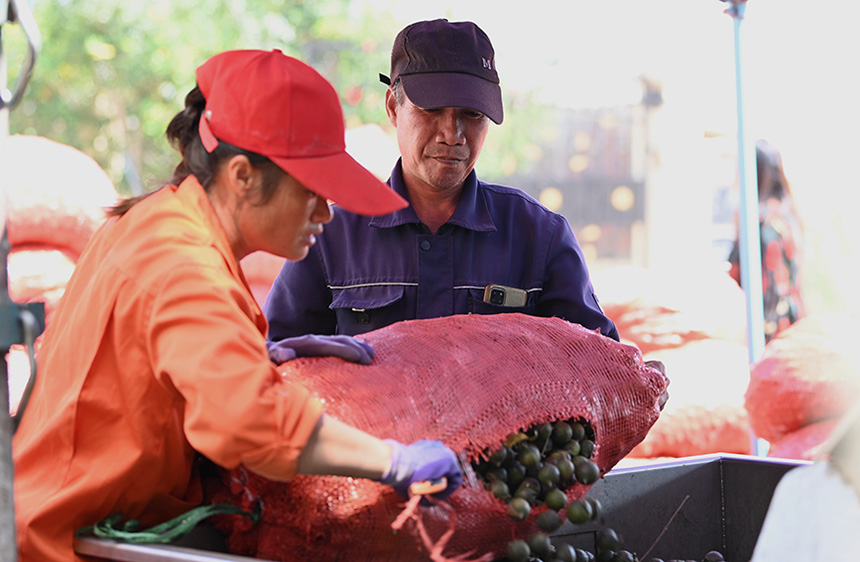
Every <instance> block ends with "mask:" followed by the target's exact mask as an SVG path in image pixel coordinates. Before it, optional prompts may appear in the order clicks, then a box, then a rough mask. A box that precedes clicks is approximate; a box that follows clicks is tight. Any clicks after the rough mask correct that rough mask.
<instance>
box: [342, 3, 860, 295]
mask: <svg viewBox="0 0 860 562" xmlns="http://www.w3.org/2000/svg"><path fill="white" fill-rule="evenodd" d="M364 1H365V2H367V3H368V4H370V5H372V6H373V7H374V9H377V10H380V11H390V13H392V14H394V15H395V17H396V18H397V19H398V20H399V21H400V22H402V23H403V25H406V24H408V23H410V22H412V21H415V20H419V19H430V18H435V17H440V16H442V17H448V18H449V19H452V20H462V19H468V20H472V21H475V22H477V23H478V24H479V25H480V26H481V27H482V28H483V29H484V30H485V31H486V32H487V34H488V35H489V36H490V38H491V40H492V41H493V44H494V46H495V48H496V58H497V67H498V69H499V73H500V76H501V80H502V85H503V88H504V89H505V90H506V91H528V90H534V91H537V92H539V97H540V98H542V99H544V100H548V101H552V102H554V103H557V104H559V105H562V106H570V107H574V108H588V107H595V108H599V107H606V106H613V105H625V104H635V103H637V102H638V101H639V100H640V98H641V97H642V82H641V77H643V76H646V77H649V78H650V79H652V80H655V81H657V82H658V83H659V84H661V85H662V97H663V105H662V106H661V108H660V109H659V111H658V112H657V113H656V114H655V116H654V123H653V129H652V134H653V135H654V136H655V141H656V142H657V146H659V151H658V154H656V155H655V157H656V158H657V159H658V162H656V167H657V168H658V171H657V172H656V175H655V178H654V183H653V184H652V188H651V191H650V193H649V195H648V198H649V201H648V205H647V208H648V210H647V211H646V213H647V219H648V222H649V223H650V226H649V227H648V228H647V231H648V236H647V238H648V241H647V242H646V245H647V248H646V249H645V251H646V252H647V254H648V263H649V265H650V266H651V267H658V268H659V267H671V266H673V265H679V263H678V262H679V261H682V262H683V264H684V266H685V267H695V266H696V263H697V262H698V260H699V259H701V258H705V259H706V260H707V258H710V257H713V256H717V257H718V254H719V252H718V251H717V250H715V251H714V252H711V251H710V250H708V249H707V248H708V247H709V245H710V244H711V240H712V239H713V238H715V237H719V234H716V233H715V232H714V230H709V229H708V226H707V225H711V215H710V213H711V212H712V208H713V203H712V201H713V198H712V195H713V190H714V187H716V186H720V185H734V184H736V178H735V174H736V164H735V161H734V155H735V152H734V151H735V150H736V134H737V97H736V88H735V72H736V69H735V56H736V53H740V58H741V68H742V72H743V74H742V77H743V92H744V101H743V103H744V109H745V111H744V115H745V120H744V122H745V125H746V128H747V133H748V138H749V139H755V138H764V139H767V140H769V141H770V142H771V143H773V144H774V145H776V146H777V147H778V148H779V149H780V150H781V152H782V155H783V161H784V164H785V168H786V173H787V175H788V179H789V181H790V182H791V184H792V188H793V190H794V192H795V197H796V203H797V207H798V208H799V212H800V214H801V217H802V219H803V220H804V222H805V225H806V227H807V237H808V238H807V241H806V242H807V248H806V249H807V260H806V262H807V267H806V270H805V275H806V285H807V293H808V301H809V302H808V306H809V308H810V310H811V311H817V310H839V309H843V308H855V309H857V308H860V296H858V294H857V290H856V289H855V287H858V286H860V259H858V249H857V248H858V242H860V235H858V233H860V227H858V224H857V223H858V220H857V219H856V218H855V214H856V212H857V209H858V205H859V204H860V189H858V188H860V182H858V176H857V174H856V172H855V165H854V162H855V161H856V159H857V158H858V156H860V141H858V136H857V135H858V126H860V106H858V86H857V85H858V83H860V81H858V77H860V75H858V70H857V68H858V65H857V62H856V59H857V55H858V54H860V35H858V34H857V33H856V22H857V21H858V16H860V8H858V6H857V5H856V4H853V3H847V2H839V1H837V0H824V1H823V2H815V3H812V2H802V1H800V0H750V1H749V2H748V4H747V8H746V13H745V17H744V19H743V21H742V22H741V23H740V26H739V31H740V33H739V38H740V41H739V50H737V51H736V49H735V32H734V31H735V30H734V26H735V22H734V20H733V19H732V18H731V17H730V16H729V15H727V14H724V13H723V10H724V9H725V8H726V7H727V6H728V4H726V3H723V2H719V1H717V0H665V1H663V2H641V1H639V0H623V1H611V0H610V1H604V2H578V1H569V0H563V1H536V2H531V3H526V4H523V3H520V2H516V3H514V2H498V1H493V0H471V1H457V2H434V3H432V4H427V3H412V2H402V1H401V2H397V1H393V0H388V1H386V0H364ZM360 3H361V2H356V4H360ZM394 33H395V31H394V30H392V38H393V35H394ZM517 118H518V115H517V112H516V111H509V112H508V114H507V115H506V122H505V123H504V124H503V125H502V127H504V126H512V125H511V123H513V122H514V121H515V120H517ZM540 133H541V131H535V134H536V135H538V134H540ZM490 134H491V135H492V134H493V131H491V133H490ZM478 170H479V172H480V162H479V166H478ZM548 195H549V196H552V195H553V193H552V192H550V193H549V194H548ZM580 236H581V234H580ZM706 256H707V258H706ZM594 267H597V268H599V267H600V262H599V261H598V262H596V263H595V264H594Z"/></svg>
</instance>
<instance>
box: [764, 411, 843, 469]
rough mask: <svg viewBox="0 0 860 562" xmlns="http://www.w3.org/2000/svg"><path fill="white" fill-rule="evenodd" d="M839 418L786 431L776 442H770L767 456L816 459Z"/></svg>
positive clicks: (803, 459) (805, 459)
mask: <svg viewBox="0 0 860 562" xmlns="http://www.w3.org/2000/svg"><path fill="white" fill-rule="evenodd" d="M840 419H841V418H834V419H829V420H824V421H820V422H815V423H813V424H810V425H807V426H804V427H801V428H800V429H796V430H794V431H792V432H790V433H786V434H785V435H783V436H782V439H780V440H779V441H778V442H776V443H771V445H770V450H769V451H768V456H769V457H777V458H782V459H797V460H802V461H813V460H816V458H817V457H818V456H819V454H821V452H822V450H823V448H824V445H825V443H827V440H828V438H829V437H830V435H831V434H832V433H833V430H834V429H835V428H836V425H837V424H838V423H839V420H840Z"/></svg>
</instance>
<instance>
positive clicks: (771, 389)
mask: <svg viewBox="0 0 860 562" xmlns="http://www.w3.org/2000/svg"><path fill="white" fill-rule="evenodd" d="M857 325H858V318H857V316H856V315H852V314H821V315H811V316H807V317H805V318H802V319H801V320H799V321H797V322H796V323H794V324H792V325H791V326H789V327H788V328H786V329H785V330H783V331H782V332H780V333H779V334H778V335H777V336H776V337H775V338H774V339H772V340H771V341H770V342H768V344H767V345H766V346H765V348H764V351H763V353H762V357H761V359H759V360H758V361H756V363H755V364H753V366H752V368H751V373H750V384H749V387H748V388H747V391H746V402H745V406H746V410H747V412H748V413H749V419H750V425H751V426H752V428H753V430H754V431H755V434H756V435H757V436H758V437H762V438H764V439H766V440H767V441H770V442H771V443H775V442H778V441H780V440H781V439H782V438H783V436H785V435H786V434H787V433H790V432H793V431H796V430H798V429H800V428H802V427H804V426H807V425H810V424H813V423H815V422H818V421H822V420H827V419H832V418H838V417H840V416H842V415H843V414H844V413H845V412H846V411H848V409H849V408H850V407H851V405H852V404H854V402H855V400H856V399H857V398H858V396H860V370H859V369H858V367H857V358H856V355H855V354H854V346H856V345H857V342H856V335H855V334H856V330H857Z"/></svg>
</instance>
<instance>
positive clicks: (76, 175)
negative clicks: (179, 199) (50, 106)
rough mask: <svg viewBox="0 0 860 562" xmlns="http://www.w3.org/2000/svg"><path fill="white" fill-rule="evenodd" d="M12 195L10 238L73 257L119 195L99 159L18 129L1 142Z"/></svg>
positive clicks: (1, 164) (14, 243)
mask: <svg viewBox="0 0 860 562" xmlns="http://www.w3.org/2000/svg"><path fill="white" fill-rule="evenodd" d="M0 170H3V175H4V178H3V180H4V182H5V184H6V185H8V186H9V188H8V189H7V190H6V191H7V193H8V195H9V198H8V203H7V205H8V207H7V210H6V212H7V215H8V229H9V243H10V245H11V247H12V248H14V249H25V248H27V247H31V246H35V247H39V248H52V249H55V250H60V251H62V252H63V253H64V254H66V255H68V256H69V257H70V258H72V259H73V260H77V258H78V256H79V255H80V254H81V252H82V251H83V249H84V246H85V245H86V244H87V242H88V241H89V239H90V238H91V237H92V235H93V233H94V232H95V231H96V229H98V228H99V226H101V225H102V223H103V222H104V221H105V217H106V215H105V209H106V208H107V207H110V206H111V205H115V204H116V202H117V200H118V198H119V196H118V194H117V191H116V189H115V187H114V185H113V182H111V180H110V178H109V177H108V176H107V174H106V173H105V172H104V170H102V169H101V167H99V165H98V164H97V163H96V161H95V160H93V159H92V158H90V157H89V156H87V155H86V154H84V153H83V152H81V151H79V150H77V149H76V148H73V147H71V146H68V145H65V144H61V143H58V142H55V141H52V140H49V139H46V138H43V137H35V136H27V135H14V136H11V137H9V138H7V139H4V140H3V141H2V143H0Z"/></svg>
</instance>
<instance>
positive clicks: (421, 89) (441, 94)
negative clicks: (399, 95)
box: [400, 72, 505, 125]
mask: <svg viewBox="0 0 860 562" xmlns="http://www.w3.org/2000/svg"><path fill="white" fill-rule="evenodd" d="M400 81H401V82H402V83H403V90H404V91H405V92H406V96H407V97H408V98H409V99H410V100H411V101H412V103H414V104H415V105H417V106H418V107H424V108H434V107H468V108H469V109H474V110H475V111H480V112H481V113H483V114H484V115H486V116H487V117H489V118H490V120H492V121H493V122H494V123H496V124H497V125H501V124H502V120H503V119H504V117H505V112H504V107H503V106H502V89H501V87H500V86H499V85H498V84H496V83H494V82H490V81H489V80H484V79H483V78H478V77H477V76H473V75H471V74H465V73H461V72H432V73H424V74H402V75H401V76H400Z"/></svg>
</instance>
